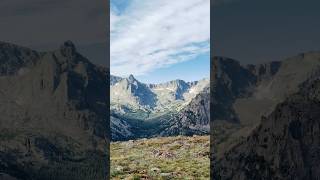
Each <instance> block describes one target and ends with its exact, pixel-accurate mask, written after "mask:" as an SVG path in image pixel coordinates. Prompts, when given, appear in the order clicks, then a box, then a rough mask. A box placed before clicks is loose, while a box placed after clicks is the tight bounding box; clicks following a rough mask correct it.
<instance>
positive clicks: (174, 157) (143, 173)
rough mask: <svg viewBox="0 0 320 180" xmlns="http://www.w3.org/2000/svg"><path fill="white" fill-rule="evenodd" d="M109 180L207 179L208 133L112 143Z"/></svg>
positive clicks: (208, 161) (208, 170)
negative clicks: (206, 134) (205, 134)
mask: <svg viewBox="0 0 320 180" xmlns="http://www.w3.org/2000/svg"><path fill="white" fill-rule="evenodd" d="M110 149H111V179H209V172H210V160H209V152H210V144H209V136H192V137H186V136H177V137H159V138H153V139H140V140H130V141H124V142H112V143H111V146H110Z"/></svg>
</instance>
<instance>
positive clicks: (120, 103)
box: [110, 75, 210, 141]
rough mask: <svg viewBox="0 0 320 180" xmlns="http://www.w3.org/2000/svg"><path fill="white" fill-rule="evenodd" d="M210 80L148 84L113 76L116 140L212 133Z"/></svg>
mask: <svg viewBox="0 0 320 180" xmlns="http://www.w3.org/2000/svg"><path fill="white" fill-rule="evenodd" d="M209 84H210V83H209V79H202V80H199V81H195V82H185V81H183V80H172V81H170V82H166V83H161V84H145V83H142V82H140V81H138V80H137V79H136V78H135V77H134V76H133V75H130V76H129V77H127V78H122V77H117V76H112V75H111V77H110V99H111V106H110V110H111V111H110V112H111V136H112V140H113V141H118V140H128V139H138V138H150V137H157V136H176V135H194V134H197V135H204V134H209V130H210V128H209V121H210V115H209V114H210V113H209Z"/></svg>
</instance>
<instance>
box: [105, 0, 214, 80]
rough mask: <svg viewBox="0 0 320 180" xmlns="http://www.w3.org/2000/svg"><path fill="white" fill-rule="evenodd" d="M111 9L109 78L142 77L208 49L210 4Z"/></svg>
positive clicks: (168, 2) (162, 2) (140, 0)
mask: <svg viewBox="0 0 320 180" xmlns="http://www.w3.org/2000/svg"><path fill="white" fill-rule="evenodd" d="M112 9H113V10H112V11H111V15H110V16H111V21H110V28H111V47H110V48H111V73H112V74H116V75H120V76H126V75H128V74H135V75H143V74H146V73H148V72H151V71H153V70H155V69H156V68H161V67H165V66H168V65H172V64H175V63H179V62H182V61H187V60H190V59H193V58H194V57H196V56H198V55H200V54H202V53H206V52H208V51H209V49H210V48H209V39H210V0H175V1H172V0H131V1H130V4H129V5H128V7H126V8H124V9H122V10H121V11H119V10H118V9H116V8H112Z"/></svg>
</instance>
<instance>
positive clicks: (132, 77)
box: [128, 74, 136, 83]
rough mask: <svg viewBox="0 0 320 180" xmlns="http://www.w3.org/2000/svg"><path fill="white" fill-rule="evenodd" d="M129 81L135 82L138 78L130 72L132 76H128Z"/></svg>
mask: <svg viewBox="0 0 320 180" xmlns="http://www.w3.org/2000/svg"><path fill="white" fill-rule="evenodd" d="M128 80H129V82H131V83H132V82H134V81H136V79H135V78H134V76H133V75H132V74H130V76H129V77H128Z"/></svg>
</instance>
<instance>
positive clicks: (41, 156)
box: [0, 41, 108, 180]
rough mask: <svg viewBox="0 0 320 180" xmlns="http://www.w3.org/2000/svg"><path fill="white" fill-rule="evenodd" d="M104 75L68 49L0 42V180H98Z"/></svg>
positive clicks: (105, 126) (105, 128) (103, 132)
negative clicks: (42, 47) (49, 49)
mask: <svg viewBox="0 0 320 180" xmlns="http://www.w3.org/2000/svg"><path fill="white" fill-rule="evenodd" d="M106 79H107V70H106V69H105V68H102V67H98V66H96V65H94V64H92V63H91V62H90V61H89V60H88V59H86V58H85V57H84V56H82V55H81V54H79V53H78V52H77V50H76V47H75V45H74V44H73V43H72V42H70V41H68V42H65V43H63V44H62V45H61V47H60V48H58V49H57V50H53V51H50V52H37V51H34V50H31V49H29V48H25V47H21V46H18V45H14V44H10V43H4V42H0V114H1V116H0V179H1V178H4V179H17V180H22V179H23V180H31V179H32V180H36V179H39V180H43V179H54V180H62V179H69V180H76V179H104V177H105V176H106V175H107V173H108V171H107V170H106V169H107V168H106V162H105V160H106V159H107V152H106V145H107V144H106V141H108V139H106V137H107V136H106V135H107V134H106V133H107V132H108V122H107V118H106V117H105V116H106V109H107V104H106V102H107V94H106V89H107V88H108V85H107V83H106Z"/></svg>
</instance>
